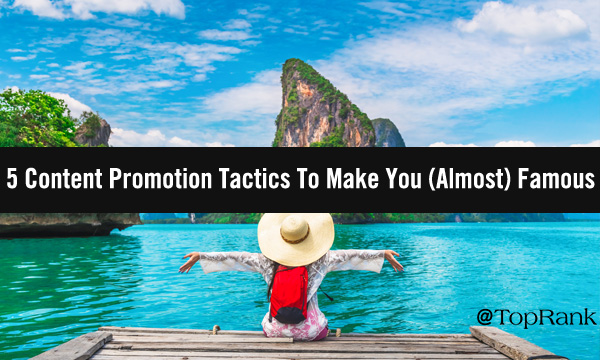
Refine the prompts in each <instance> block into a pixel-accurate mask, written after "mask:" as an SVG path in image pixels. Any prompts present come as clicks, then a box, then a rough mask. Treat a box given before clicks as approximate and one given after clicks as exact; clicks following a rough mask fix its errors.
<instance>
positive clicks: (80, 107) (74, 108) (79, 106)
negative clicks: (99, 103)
mask: <svg viewBox="0 0 600 360" xmlns="http://www.w3.org/2000/svg"><path fill="white" fill-rule="evenodd" d="M48 95H50V96H52V97H54V98H57V99H62V100H64V101H65V104H67V107H68V108H69V110H71V115H72V116H74V117H79V116H81V114H82V113H83V112H84V111H92V108H91V107H89V106H87V105H86V104H84V103H82V102H80V101H78V100H75V99H73V98H72V97H71V96H70V95H69V94H63V93H56V92H49V93H48Z"/></svg>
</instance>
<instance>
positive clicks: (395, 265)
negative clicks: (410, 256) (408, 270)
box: [385, 250, 404, 272]
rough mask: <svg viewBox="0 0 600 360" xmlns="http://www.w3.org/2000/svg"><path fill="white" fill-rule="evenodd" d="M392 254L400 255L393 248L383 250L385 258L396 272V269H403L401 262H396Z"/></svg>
mask: <svg viewBox="0 0 600 360" xmlns="http://www.w3.org/2000/svg"><path fill="white" fill-rule="evenodd" d="M394 255H396V256H400V255H399V254H398V253H397V252H395V251H394V250H386V251H385V259H386V260H387V261H388V262H389V263H390V265H392V267H393V268H394V270H396V272H398V271H404V266H402V264H400V263H399V262H398V260H396V258H394Z"/></svg>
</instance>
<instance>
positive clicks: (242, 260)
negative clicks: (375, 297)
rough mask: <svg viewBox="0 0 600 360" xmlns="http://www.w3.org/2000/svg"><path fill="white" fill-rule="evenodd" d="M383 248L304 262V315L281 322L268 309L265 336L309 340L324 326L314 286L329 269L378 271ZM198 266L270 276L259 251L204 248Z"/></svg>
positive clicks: (269, 265)
mask: <svg viewBox="0 0 600 360" xmlns="http://www.w3.org/2000/svg"><path fill="white" fill-rule="evenodd" d="M384 255H385V250H330V251H328V252H327V253H326V254H325V255H323V257H321V258H320V259H319V260H317V261H315V262H314V263H312V264H310V265H308V267H307V268H308V269H307V270H308V294H307V295H308V299H309V300H308V301H309V303H308V308H307V319H306V320H304V321H302V322H301V323H298V324H282V323H280V322H279V321H277V320H276V319H275V318H273V319H272V321H269V312H267V314H266V315H265V317H264V318H263V320H262V326H263V330H264V331H265V334H267V336H268V337H292V338H294V339H295V340H305V341H310V340H313V339H315V338H316V337H317V335H319V334H320V333H321V331H323V330H324V329H325V328H326V327H327V319H326V318H325V315H324V314H323V313H322V312H321V310H320V309H319V303H318V301H317V290H318V289H319V286H320V285H321V282H322V281H323V279H324V278H325V275H326V274H327V273H328V272H330V271H341V270H367V271H374V272H377V273H379V272H380V271H381V268H382V266H383V259H384ZM200 266H202V269H203V270H204V273H205V274H208V273H211V272H215V271H254V272H259V273H261V274H262V276H263V277H264V279H265V281H266V282H267V284H268V283H269V281H271V278H272V276H273V261H271V260H270V259H268V258H267V257H265V256H264V255H263V254H260V253H249V252H204V253H200Z"/></svg>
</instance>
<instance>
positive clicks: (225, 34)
mask: <svg viewBox="0 0 600 360" xmlns="http://www.w3.org/2000/svg"><path fill="white" fill-rule="evenodd" d="M198 36H199V37H200V38H202V39H207V40H219V41H240V40H247V39H250V38H252V37H253V36H252V35H251V34H250V33H249V32H247V31H237V30H236V31H232V30H217V29H209V30H202V31H200V32H198Z"/></svg>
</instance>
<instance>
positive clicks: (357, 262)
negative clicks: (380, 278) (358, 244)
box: [325, 250, 404, 273]
mask: <svg viewBox="0 0 600 360" xmlns="http://www.w3.org/2000/svg"><path fill="white" fill-rule="evenodd" d="M394 255H396V256H398V253H396V252H395V251H393V250H332V251H329V252H328V253H327V254H326V255H325V260H326V262H327V271H341V270H367V271H374V272H377V273H378V272H380V271H381V268H382V266H383V260H384V259H385V260H387V261H388V262H389V263H390V264H391V265H392V267H393V268H394V270H396V271H402V270H404V268H403V267H402V265H400V263H399V262H398V261H397V260H396V259H395V258H394Z"/></svg>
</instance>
